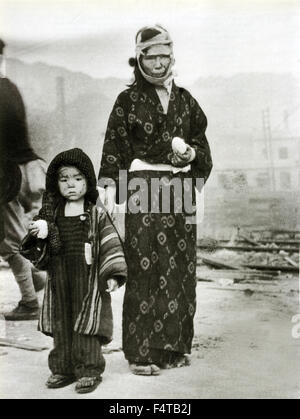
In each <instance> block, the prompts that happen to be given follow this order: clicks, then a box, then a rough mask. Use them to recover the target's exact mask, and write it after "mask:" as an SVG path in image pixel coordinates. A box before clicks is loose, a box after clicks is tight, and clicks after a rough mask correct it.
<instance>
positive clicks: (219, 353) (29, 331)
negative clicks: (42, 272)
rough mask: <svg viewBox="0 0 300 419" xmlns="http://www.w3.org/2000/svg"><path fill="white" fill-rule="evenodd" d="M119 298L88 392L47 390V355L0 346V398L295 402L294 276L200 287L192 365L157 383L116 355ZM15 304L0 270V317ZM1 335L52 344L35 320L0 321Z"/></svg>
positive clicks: (298, 360) (299, 359)
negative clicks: (102, 361) (97, 380)
mask: <svg viewBox="0 0 300 419" xmlns="http://www.w3.org/2000/svg"><path fill="white" fill-rule="evenodd" d="M123 293H124V290H123V289H121V290H118V291H117V292H116V293H115V294H114V296H113V311H114V320H115V332H114V341H113V342H112V343H111V344H110V345H109V346H108V347H106V349H105V352H106V355H105V357H106V361H107V367H106V371H105V373H104V375H103V382H102V383H101V385H100V386H99V387H98V388H97V390H96V391H95V392H94V393H91V394H88V395H78V394H76V393H75V391H74V384H73V385H70V386H69V387H66V388H63V389H59V390H50V389H47V388H46V387H45V381H46V379H47V377H48V376H49V370H48V365H47V356H48V352H49V350H44V351H42V352H30V351H26V350H21V349H15V348H9V347H0V398H1V399H6V398H22V399H29V398H44V399H46V398H51V399H56V398H57V399H60V398H95V399H117V398H120V399H122V398H123V399H134V398H139V399H147V398H155V399H162V398H170V399H186V398H188V399H189V398H197V399H201V398H299V396H300V372H299V371H300V369H299V365H300V338H299V339H296V338H293V337H292V327H293V324H292V322H291V319H292V317H293V316H294V315H295V314H297V313H300V307H299V299H298V280H297V278H296V277H294V278H293V279H292V278H289V279H286V278H285V279H282V280H278V281H276V282H272V283H264V284H262V283H259V284H244V285H232V286H223V287H222V286H221V284H220V283H218V282H216V283H215V282H214V283H204V282H199V283H198V287H197V293H198V307H197V313H196V318H195V338H194V344H193V352H192V355H191V360H192V365H191V366H190V367H184V368H179V369H176V370H165V371H163V373H162V374H161V375H160V376H158V377H139V376H134V375H132V374H131V373H130V372H129V370H128V366H127V363H126V361H125V359H124V357H123V353H122V351H121V350H120V348H121V310H122V307H121V306H122V298H123ZM40 297H41V298H42V295H41V296H40ZM18 298H19V292H18V289H17V286H16V284H15V282H14V280H13V277H12V274H11V272H10V271H9V270H7V269H1V270H0V311H3V310H8V309H10V308H13V306H14V304H15V303H17V301H18ZM0 334H1V336H0V337H3V336H4V334H6V337H7V338H11V339H16V340H17V341H18V342H23V343H28V344H36V345H46V346H48V347H49V349H50V348H51V345H52V339H51V338H47V337H45V336H43V335H42V334H41V333H39V332H38V331H37V330H36V322H34V321H29V322H4V321H3V320H1V321H0Z"/></svg>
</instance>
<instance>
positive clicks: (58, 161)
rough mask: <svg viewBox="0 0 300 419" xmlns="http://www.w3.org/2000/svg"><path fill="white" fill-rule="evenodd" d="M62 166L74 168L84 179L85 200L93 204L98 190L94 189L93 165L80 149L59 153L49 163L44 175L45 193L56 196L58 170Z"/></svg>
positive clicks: (95, 183)
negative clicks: (85, 184) (85, 186)
mask: <svg viewBox="0 0 300 419" xmlns="http://www.w3.org/2000/svg"><path fill="white" fill-rule="evenodd" d="M62 166H75V167H77V169H79V170H80V172H81V173H82V174H83V175H84V176H85V177H86V180H87V193H86V197H87V199H88V200H89V201H90V202H92V203H93V204H95V203H96V201H97V198H98V190H97V188H96V186H97V181H96V175H95V171H94V167H93V163H92V162H91V160H90V158H89V157H88V155H87V154H85V153H84V151H82V150H81V149H80V148H72V149H71V150H66V151H63V152H62V153H59V154H58V155H57V156H56V157H54V159H53V160H52V161H51V163H50V165H49V167H48V170H47V174H46V191H47V192H52V193H55V194H58V193H59V192H58V184H57V182H58V169H59V168H60V167H62Z"/></svg>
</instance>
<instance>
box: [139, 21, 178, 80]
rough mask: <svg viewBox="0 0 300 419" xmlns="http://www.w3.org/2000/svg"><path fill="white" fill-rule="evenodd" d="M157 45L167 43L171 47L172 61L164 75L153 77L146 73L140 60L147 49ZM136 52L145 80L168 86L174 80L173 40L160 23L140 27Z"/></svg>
mask: <svg viewBox="0 0 300 419" xmlns="http://www.w3.org/2000/svg"><path fill="white" fill-rule="evenodd" d="M156 45H166V46H168V47H169V48H170V58H171V61H170V64H169V67H168V69H167V71H166V74H165V75H164V76H162V77H153V76H150V75H148V74H146V73H145V71H144V69H143V67H142V65H141V62H140V61H141V56H142V55H145V50H147V49H148V48H150V47H153V46H156ZM135 52H136V58H137V63H138V67H139V70H140V72H141V74H142V76H143V77H144V79H145V80H147V81H148V82H149V83H152V84H154V85H156V86H167V85H169V84H170V83H171V82H172V80H173V78H174V74H173V72H172V67H173V64H174V57H173V41H172V39H171V37H170V35H169V32H168V31H167V30H166V29H164V28H163V27H162V26H160V25H155V26H145V27H144V28H142V29H140V30H139V31H138V33H137V35H136V46H135Z"/></svg>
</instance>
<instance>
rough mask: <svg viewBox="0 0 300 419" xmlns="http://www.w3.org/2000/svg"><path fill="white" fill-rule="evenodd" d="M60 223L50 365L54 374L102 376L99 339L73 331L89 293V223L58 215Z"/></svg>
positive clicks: (54, 268) (102, 363)
mask: <svg viewBox="0 0 300 419" xmlns="http://www.w3.org/2000/svg"><path fill="white" fill-rule="evenodd" d="M57 222H58V227H59V230H60V237H61V241H62V252H61V255H60V256H58V257H57V258H56V261H55V266H54V267H53V269H52V271H53V274H52V279H51V283H52V284H51V286H52V290H53V295H54V321H53V338H54V349H53V350H52V351H51V352H50V355H49V368H50V370H51V372H52V373H53V374H63V375H69V374H75V376H76V378H81V377H99V376H100V375H101V374H102V373H103V371H104V368H105V360H104V357H103V355H102V350H101V342H100V341H99V338H98V337H97V336H90V335H82V334H78V333H76V332H74V325H75V323H76V320H77V318H78V315H79V313H80V312H81V309H82V303H83V300H84V298H85V296H86V294H87V292H88V265H87V264H86V261H85V257H84V243H85V241H87V232H88V224H87V223H86V222H83V221H81V219H80V217H58V219H57Z"/></svg>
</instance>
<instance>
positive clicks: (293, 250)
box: [197, 244, 299, 253]
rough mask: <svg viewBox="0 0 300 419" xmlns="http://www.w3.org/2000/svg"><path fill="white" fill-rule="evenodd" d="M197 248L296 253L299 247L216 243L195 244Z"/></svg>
mask: <svg viewBox="0 0 300 419" xmlns="http://www.w3.org/2000/svg"><path fill="white" fill-rule="evenodd" d="M197 247H198V249H208V250H209V249H216V250H217V249H227V250H236V251H241V252H279V253H280V252H290V253H296V252H298V251H299V248H297V247H278V246H276V245H274V246H272V247H270V246H269V247H264V246H259V245H258V246H256V247H250V246H231V245H226V246H225V245H220V244H216V245H214V246H210V247H209V246H207V245H203V244H198V245H197Z"/></svg>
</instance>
